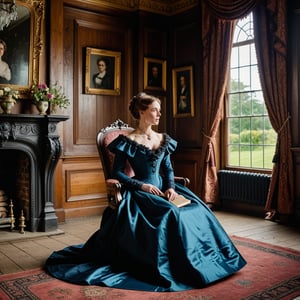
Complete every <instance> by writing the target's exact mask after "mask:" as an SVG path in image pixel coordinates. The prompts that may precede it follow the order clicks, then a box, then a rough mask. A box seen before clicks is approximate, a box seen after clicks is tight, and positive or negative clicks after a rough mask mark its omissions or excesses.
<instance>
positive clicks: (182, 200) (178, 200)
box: [170, 195, 191, 207]
mask: <svg viewBox="0 0 300 300" xmlns="http://www.w3.org/2000/svg"><path fill="white" fill-rule="evenodd" d="M170 202H171V203H173V204H174V205H176V206H177V207H182V206H185V205H188V204H190V203H191V200H189V199H187V198H185V197H184V196H182V195H178V196H177V197H176V198H175V200H174V201H170Z"/></svg>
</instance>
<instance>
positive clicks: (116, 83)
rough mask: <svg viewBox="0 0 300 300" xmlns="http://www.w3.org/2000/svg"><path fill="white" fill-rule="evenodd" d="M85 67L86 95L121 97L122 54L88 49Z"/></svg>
mask: <svg viewBox="0 0 300 300" xmlns="http://www.w3.org/2000/svg"><path fill="white" fill-rule="evenodd" d="M85 67H86V70H85V93H86V94H99V95H120V81H121V52H117V51H110V50H103V49H97V48H91V47H86V61H85ZM103 69H105V72H106V73H105V75H102V74H101V72H102V71H103ZM103 74H104V73H103Z"/></svg>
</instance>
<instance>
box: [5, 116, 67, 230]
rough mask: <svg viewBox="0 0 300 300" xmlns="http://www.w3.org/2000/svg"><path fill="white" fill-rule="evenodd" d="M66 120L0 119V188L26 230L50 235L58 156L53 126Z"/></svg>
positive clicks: (53, 222)
mask: <svg viewBox="0 0 300 300" xmlns="http://www.w3.org/2000/svg"><path fill="white" fill-rule="evenodd" d="M67 119H68V116H59V115H30V114H28V115H25V114H24V115H23V114H20V115H13V114H1V115H0V168H1V170H0V187H1V186H2V188H4V189H5V191H6V193H7V194H8V195H9V197H10V198H12V200H13V204H14V210H15V218H16V219H18V218H19V214H20V211H21V210H23V212H24V215H25V220H26V230H29V231H32V232H35V231H44V232H47V231H52V230H55V229H57V227H58V221H57V216H56V214H55V209H54V199H53V196H54V193H53V188H54V187H53V174H54V170H55V167H56V165H57V162H58V159H59V156H60V154H61V143H60V140H59V135H58V131H57V124H58V123H59V122H62V121H66V120H67Z"/></svg>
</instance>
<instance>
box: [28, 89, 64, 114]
mask: <svg viewBox="0 0 300 300" xmlns="http://www.w3.org/2000/svg"><path fill="white" fill-rule="evenodd" d="M31 95H32V97H33V101H34V103H35V104H37V103H38V102H40V101H47V102H49V103H50V104H52V106H53V107H55V106H58V107H60V108H67V107H68V105H69V104H70V101H69V99H68V98H67V96H66V95H64V93H63V91H62V87H61V86H58V84H57V83H55V84H53V85H50V86H48V85H47V84H46V83H39V84H36V83H34V84H33V85H32V87H31Z"/></svg>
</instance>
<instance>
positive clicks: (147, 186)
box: [142, 183, 164, 196]
mask: <svg viewBox="0 0 300 300" xmlns="http://www.w3.org/2000/svg"><path fill="white" fill-rule="evenodd" d="M142 190H143V191H144V192H147V193H150V194H153V195H157V196H164V193H163V192H162V191H161V190H160V189H159V188H157V187H156V186H155V185H153V184H149V183H144V184H143V185H142Z"/></svg>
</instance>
